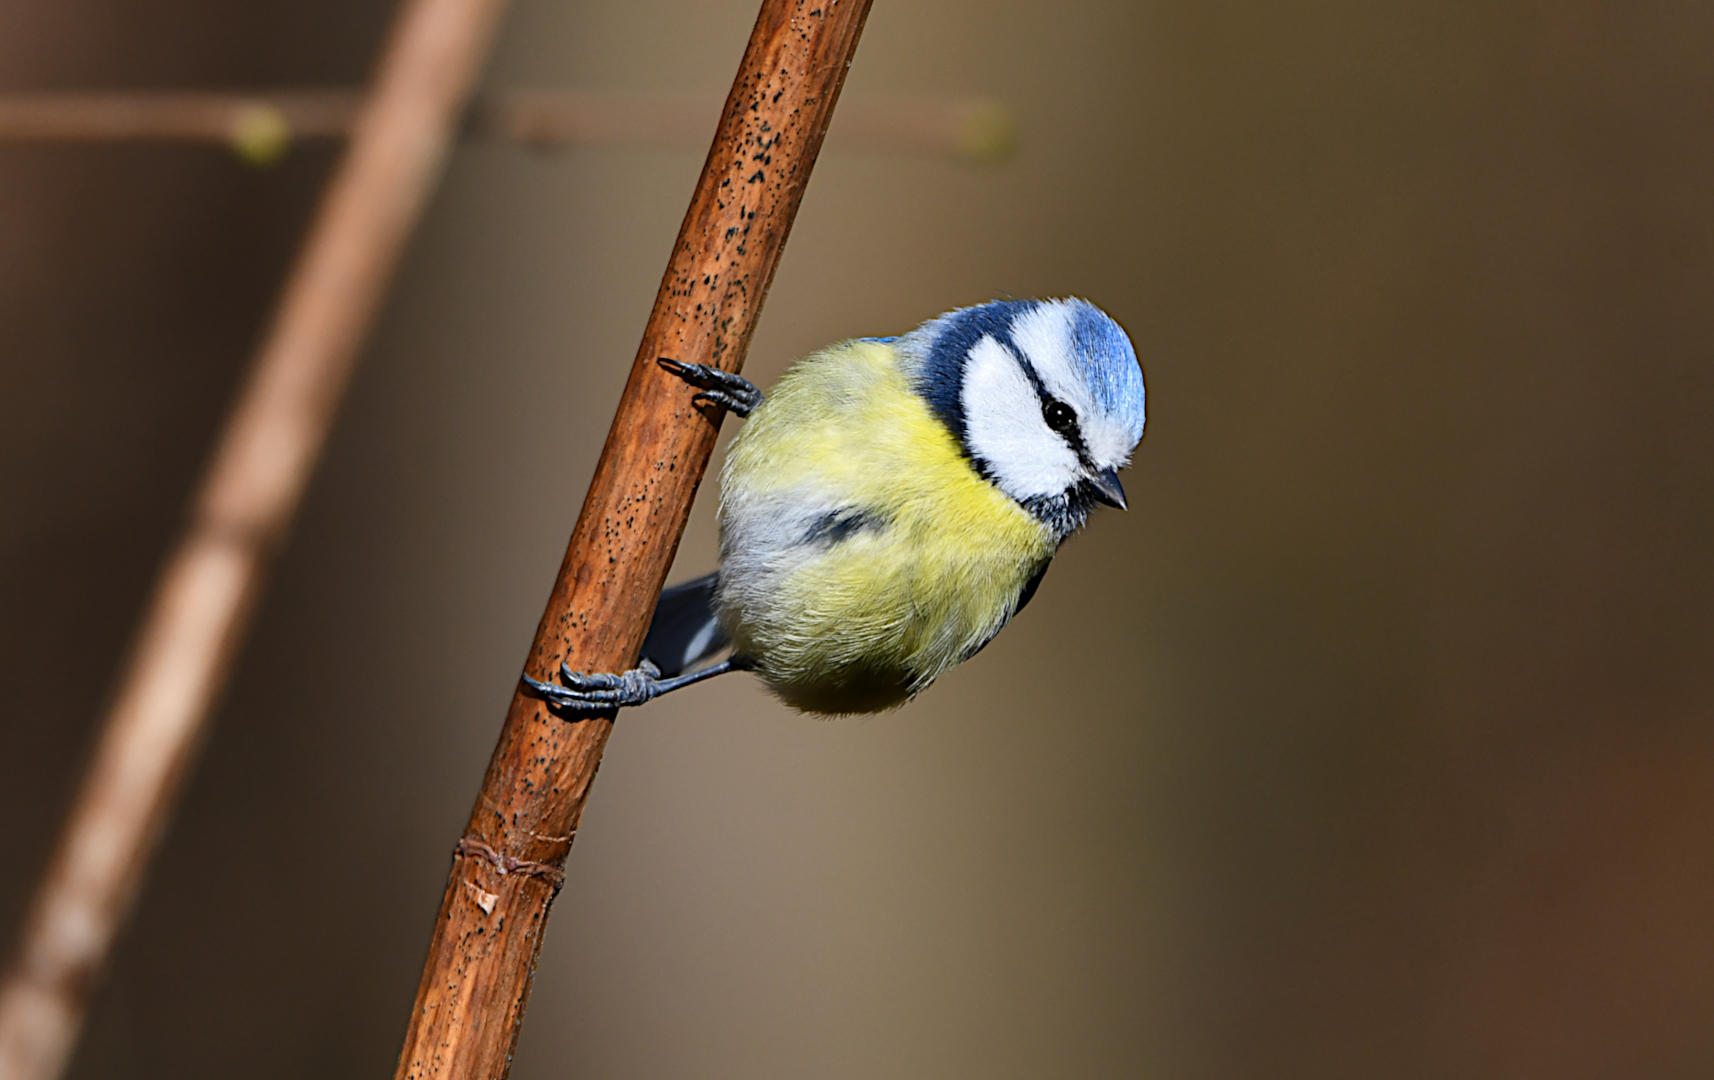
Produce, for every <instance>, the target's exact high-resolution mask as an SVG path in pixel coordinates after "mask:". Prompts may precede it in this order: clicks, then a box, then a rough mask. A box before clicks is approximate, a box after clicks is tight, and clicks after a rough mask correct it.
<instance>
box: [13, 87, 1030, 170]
mask: <svg viewBox="0 0 1714 1080" xmlns="http://www.w3.org/2000/svg"><path fill="white" fill-rule="evenodd" d="M361 102H362V94H361V93H360V92H358V91H356V90H331V89H319V90H318V89H309V90H281V91H275V92H269V93H263V94H209V93H125V94H13V95H4V96H0V143H8V142H128V141H129V142H142V141H161V142H221V143H226V144H228V145H230V146H231V147H232V149H233V151H234V152H235V153H237V154H238V156H239V157H241V158H243V159H244V160H245V161H247V162H250V163H251V164H253V165H269V164H272V163H273V162H275V161H278V160H279V159H280V158H281V157H282V156H284V155H285V153H286V152H287V151H288V150H290V149H291V146H292V144H293V143H294V142H296V141H298V140H302V139H330V138H343V137H345V136H346V135H349V134H350V133H351V130H352V126H353V125H354V123H355V122H356V118H357V111H358V108H359V106H360V104H361ZM718 118H719V106H718V104H717V103H715V102H713V101H711V100H709V99H707V98H702V97H693V96H688V95H678V96H670V95H650V96H643V95H633V94H619V93H595V92H588V91H571V90H513V91H503V92H499V93H495V94H490V95H487V96H484V97H479V98H477V99H476V100H475V101H474V103H473V104H472V105H471V107H470V109H469V111H468V112H467V113H466V115H465V131H466V133H467V134H468V135H469V136H471V137H473V138H481V139H503V140H510V141H515V142H520V143H525V144H528V145H531V146H538V147H543V148H559V147H572V146H675V147H678V146H682V147H687V148H694V149H702V147H703V146H704V145H705V144H706V142H707V139H708V132H709V131H710V130H712V129H713V127H714V125H715V122H716V120H718ZM829 136H830V138H831V139H832V140H833V144H834V145H835V146H840V147H843V148H845V149H853V150H868V151H876V152H884V153H917V154H931V155H950V156H954V157H960V158H964V159H967V160H971V161H994V160H998V159H1000V158H1003V157H1005V156H1006V155H1007V154H1008V153H1010V152H1011V150H1012V148H1013V146H1014V145H1015V143H1016V141H1017V125H1016V123H1015V121H1014V119H1013V117H1012V114H1011V113H1010V112H1008V111H1007V109H1006V107H1005V106H1004V105H1002V104H1001V103H999V102H997V101H995V100H993V99H991V98H983V97H929V96H923V97H903V96H900V97H882V98H870V99H868V100H866V101H864V100H859V101H853V102H850V103H848V104H847V105H845V107H844V108H843V109H842V110H841V112H840V118H839V122H838V123H837V124H835V125H834V127H833V129H832V131H830V132H829Z"/></svg>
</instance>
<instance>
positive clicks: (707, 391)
mask: <svg viewBox="0 0 1714 1080" xmlns="http://www.w3.org/2000/svg"><path fill="white" fill-rule="evenodd" d="M655 363H657V364H659V365H660V366H661V368H662V370H664V371H666V372H668V373H670V374H672V375H676V376H678V377H679V378H680V379H683V380H684V381H685V382H687V383H689V384H690V385H692V386H694V387H696V388H697V389H698V390H701V391H702V392H701V393H700V394H697V395H696V396H695V397H693V398H691V401H692V402H693V403H697V404H703V405H719V406H721V407H722V408H724V409H726V410H727V411H728V412H730V413H732V414H733V415H735V416H739V417H744V416H749V415H750V414H751V413H752V412H754V411H755V410H756V406H758V405H760V404H761V403H762V392H761V391H760V390H758V389H756V384H755V383H752V382H751V381H750V380H749V379H746V378H744V376H742V375H734V374H732V373H731V372H730V371H722V370H720V369H719V368H716V367H709V366H708V365H707V364H687V363H685V362H684V361H682V360H674V359H673V358H672V357H670V356H662V357H659V358H657V359H656V360H655Z"/></svg>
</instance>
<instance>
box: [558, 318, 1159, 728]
mask: <svg viewBox="0 0 1714 1080" xmlns="http://www.w3.org/2000/svg"><path fill="white" fill-rule="evenodd" d="M662 366H663V367H666V368H667V369H668V370H669V371H671V372H673V373H674V374H676V375H678V376H680V377H681V378H684V379H686V380H687V381H689V382H691V383H692V384H694V385H696V386H698V387H699V388H701V389H702V391H703V392H702V393H700V394H698V395H697V397H698V399H699V400H702V401H705V402H709V403H712V404H715V405H719V406H723V407H725V408H727V409H729V410H730V411H733V412H736V413H738V414H739V415H746V416H748V418H749V419H748V422H747V423H746V424H745V427H744V430H743V431H742V432H741V433H740V434H739V435H738V437H737V438H736V439H735V440H734V441H733V443H732V445H731V448H730V450H729V451H728V453H727V456H726V464H725V467H724V468H723V470H722V471H721V475H720V568H719V569H718V570H717V571H715V572H714V573H713V574H710V575H708V576H706V577H703V578H699V579H697V580H695V581H691V582H687V583H685V584H682V585H678V586H675V587H673V588H670V589H668V590H666V591H665V592H664V593H663V594H662V596H661V600H660V603H659V605H658V606H657V608H656V610H655V615H654V619H653V622H652V623H651V625H650V628H649V633H648V637H647V639H646V641H645V642H644V645H643V660H642V663H641V664H640V666H639V667H638V668H636V669H634V670H632V671H627V672H625V673H623V674H605V673H595V674H591V673H584V672H575V671H570V670H562V671H561V673H560V674H561V682H560V684H557V685H556V684H551V683H542V682H537V681H535V680H533V679H526V682H527V683H528V684H529V686H530V688H531V690H532V691H533V692H535V693H536V694H538V695H539V696H541V697H542V698H544V699H545V700H546V701H547V702H549V703H550V704H551V705H553V706H554V707H555V708H556V709H557V710H566V711H569V712H571V713H585V712H588V711H592V710H600V709H610V708H615V707H619V706H630V705H638V704H641V703H642V702H644V701H647V700H649V699H650V698H653V697H656V696H658V695H659V694H661V693H665V692H667V691H669V690H675V689H678V688H679V687H681V686H685V685H688V684H690V683H693V682H698V681H701V680H703V679H706V678H710V677H712V676H714V675H719V674H723V673H725V672H728V671H753V672H755V673H756V674H757V675H758V676H760V677H761V679H762V681H763V682H764V683H765V684H766V685H767V687H768V689H769V690H771V691H773V693H774V694H775V695H777V696H778V697H779V698H780V699H781V700H782V701H784V702H785V703H786V704H788V705H791V706H793V707H795V708H798V709H801V710H804V711H806V712H812V713H823V714H843V713H865V712H876V711H879V710H882V709H888V708H892V707H894V706H897V705H900V704H903V703H904V702H906V701H909V700H910V699H911V698H913V697H915V696H916V695H917V694H919V693H921V692H922V691H923V690H924V689H926V688H927V687H928V686H929V684H931V683H933V682H934V680H935V679H936V678H938V677H939V676H940V675H941V674H942V673H943V672H945V671H946V670H947V669H949V668H951V667H953V666H955V665H957V664H959V663H961V662H963V661H965V660H968V659H969V658H970V657H972V656H974V655H975V654H976V653H977V652H979V651H980V650H981V649H982V647H983V646H984V645H986V644H987V643H988V642H989V641H991V640H992V639H993V638H994V635H995V634H998V633H999V632H1000V630H1001V628H1003V627H1004V626H1005V625H1006V623H1007V622H1009V621H1010V620H1011V618H1012V616H1014V615H1016V614H1017V613H1018V611H1019V610H1021V609H1022V608H1023V607H1024V605H1025V604H1028V603H1029V602H1030V598H1031V597H1032V596H1034V595H1035V591H1036V587H1037V586H1038V585H1040V584H1041V580H1042V575H1043V574H1045V573H1046V572H1047V567H1048V562H1049V561H1050V560H1051V559H1052V558H1053V556H1054V553H1055V551H1057V550H1058V548H1059V545H1060V543H1061V542H1062V541H1064V540H1065V538H1066V537H1067V536H1069V535H1071V534H1072V533H1073V532H1076V531H1077V530H1078V529H1079V528H1081V527H1082V526H1083V524H1084V522H1085V521H1086V520H1087V519H1088V517H1089V514H1090V512H1091V511H1092V510H1093V509H1094V508H1095V506H1096V504H1098V503H1105V504H1107V505H1109V506H1116V507H1118V508H1119V509H1121V510H1122V509H1124V508H1125V492H1124V489H1123V488H1122V487H1120V485H1119V476H1118V470H1119V469H1121V468H1123V467H1124V466H1125V465H1126V464H1127V463H1128V462H1129V461H1130V457H1131V454H1132V452H1133V451H1134V450H1135V449H1136V447H1137V444H1138V442H1139V441H1141V439H1142V437H1143V423H1144V409H1143V401H1144V390H1143V372H1142V368H1141V367H1140V366H1139V365H1138V363H1137V356H1136V352H1135V350H1134V349H1133V348H1132V346H1131V341H1130V339H1129V338H1128V337H1127V336H1126V335H1125V332H1124V331H1123V330H1122V329H1120V327H1119V324H1118V323H1116V322H1114V321H1113V320H1112V319H1111V318H1109V317H1108V316H1107V315H1106V314H1104V313H1103V312H1102V311H1101V310H1100V309H1099V308H1097V307H1096V306H1095V305H1093V304H1091V303H1089V302H1088V301H1086V300H1077V299H1069V300H1000V301H995V302H993V303H988V304H982V305H979V306H977V307H969V308H963V309H960V310H957V311H952V312H948V313H947V314H945V315H942V316H940V317H938V318H935V319H931V320H930V321H928V322H926V323H924V324H923V325H922V326H920V327H918V328H917V329H915V330H913V331H911V332H910V333H908V334H905V335H903V336H901V337H892V338H862V339H859V340H855V341H846V342H843V343H840V344H838V345H832V346H829V347H828V348H825V349H822V350H821V351H820V352H817V353H815V354H813V355H811V356H809V357H807V358H806V359H804V360H802V361H800V362H799V363H797V364H796V365H795V366H793V367H792V368H791V370H789V371H788V372H786V374H785V375H784V376H783V377H781V379H780V381H779V383H778V384H777V385H776V386H775V388H774V390H773V391H772V393H771V394H770V395H769V396H768V398H767V399H766V400H765V401H763V400H762V398H761V395H760V394H759V393H758V392H757V391H756V390H755V388H754V387H753V386H751V385H750V384H749V383H748V382H746V381H744V380H743V379H741V378H739V377H737V376H733V375H729V374H726V373H724V372H719V371H716V370H713V369H709V368H705V367H701V366H698V365H689V364H678V363H675V362H673V361H671V360H663V361H662ZM728 646H730V647H731V650H732V651H731V654H730V656H729V657H728V658H727V659H726V660H724V661H722V662H721V663H718V664H713V665H710V666H706V667H703V668H701V669H697V670H693V669H695V668H696V665H697V664H699V663H701V662H703V661H704V660H706V659H708V658H709V657H711V656H714V655H716V654H717V653H719V652H720V651H721V650H722V649H725V648H727V647H728Z"/></svg>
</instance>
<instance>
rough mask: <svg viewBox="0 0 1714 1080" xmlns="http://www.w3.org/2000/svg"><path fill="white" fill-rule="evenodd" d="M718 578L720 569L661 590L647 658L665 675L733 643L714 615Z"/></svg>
mask: <svg viewBox="0 0 1714 1080" xmlns="http://www.w3.org/2000/svg"><path fill="white" fill-rule="evenodd" d="M718 579H719V574H718V572H716V573H713V574H705V575H703V576H702V577H699V578H696V579H694V580H692V581H685V582H681V583H680V584H677V585H674V586H672V587H670V588H668V589H666V590H665V591H663V592H662V593H661V602H660V603H658V604H656V605H655V617H654V618H653V619H652V620H650V622H649V635H648V637H645V638H644V639H643V659H645V660H649V661H652V662H653V663H654V665H655V666H656V667H658V668H660V669H661V674H662V675H664V676H673V675H677V674H679V673H681V672H684V671H687V670H689V669H690V668H693V667H695V666H696V665H697V664H698V663H700V662H701V661H703V660H706V659H707V658H708V657H710V656H713V655H714V654H715V653H717V652H719V651H720V650H721V649H724V648H725V647H726V646H727V645H728V644H730V641H729V639H728V638H727V637H726V632H725V631H724V630H721V629H720V623H719V621H718V620H717V619H716V618H715V617H714V584H715V582H716V581H717V580H718Z"/></svg>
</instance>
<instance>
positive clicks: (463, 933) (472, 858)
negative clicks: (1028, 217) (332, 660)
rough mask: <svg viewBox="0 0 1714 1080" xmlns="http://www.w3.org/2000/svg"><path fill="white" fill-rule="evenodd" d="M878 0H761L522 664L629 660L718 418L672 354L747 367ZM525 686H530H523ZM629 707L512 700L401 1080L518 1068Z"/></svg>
mask: <svg viewBox="0 0 1714 1080" xmlns="http://www.w3.org/2000/svg"><path fill="white" fill-rule="evenodd" d="M868 8H869V0H763V3H762V7H761V13H760V15H759V16H758V17H757V20H756V26H755V29H754V30H753V31H752V32H751V35H750V42H749V46H748V48H747V49H746V51H745V53H744V59H743V62H742V64H741V65H740V67H739V69H738V75H737V77H736V78H735V79H734V81H733V84H732V92H731V95H730V96H729V97H728V98H727V99H726V105H725V109H724V111H723V113H722V116H721V119H720V126H719V128H718V129H717V132H716V135H715V139H714V145H713V147H712V149H710V151H709V154H708V159H707V162H706V163H705V164H704V166H703V171H702V177H701V179H700V181H698V183H697V187H696V193H695V195H694V196H693V197H692V199H691V204H690V209H689V210H688V211H687V212H686V214H685V218H684V224H683V226H682V227H681V228H680V230H679V235H678V240H677V242H676V243H675V244H674V246H673V254H672V259H671V261H670V263H669V264H668V266H667V271H666V275H665V277H664V278H663V279H662V281H661V287H660V292H659V293H658V294H657V295H656V297H655V306H654V310H653V311H652V312H651V313H650V315H649V322H648V326H647V328H646V329H645V330H644V332H643V341H642V345H641V347H640V348H639V349H638V350H637V357H636V360H635V362H634V363H633V365H632V368H631V377H630V379H629V381H628V382H627V383H626V386H625V392H624V395H623V397H621V398H620V401H619V410H618V413H617V415H615V417H614V419H613V427H612V430H611V431H610V432H609V433H608V436H607V443H606V446H605V447H604V448H603V450H602V452H601V460H600V462H599V464H597V465H596V468H595V477H594V479H593V480H592V482H591V484H590V488H589V494H588V496H587V497H586V498H585V500H584V503H583V510H582V513H581V514H580V515H579V517H578V521H577V526H576V528H575V529H574V530H573V532H572V535H571V542H570V545H569V546H568V548H567V550H566V556H565V561H564V563H563V564H562V565H561V567H560V571H559V577H558V580H557V581H556V582H555V583H554V587H553V593H552V595H551V597H550V598H549V600H548V604H547V610H546V611H545V612H544V613H543V615H542V620H541V623H540V625H539V626H538V628H537V630H536V638H535V642H534V644H533V645H532V647H531V649H530V655H529V660H528V662H527V664H526V667H525V670H526V671H527V672H528V673H529V674H530V675H532V676H534V677H537V678H548V677H550V676H551V673H552V672H553V671H554V669H555V668H556V667H557V666H558V665H559V663H560V662H561V661H562V660H563V661H566V662H568V663H569V664H570V665H571V666H572V667H573V668H577V669H581V670H585V671H619V670H622V669H624V668H628V667H630V666H632V665H633V664H634V663H635V662H636V659H637V653H638V650H639V648H640V647H641V645H642V641H643V634H644V631H645V629H646V628H647V624H648V621H649V616H650V613H651V612H652V611H653V609H654V606H655V601H656V598H657V597H658V596H659V595H660V590H661V583H662V581H664V580H665V578H666V574H667V569H668V567H669V566H670V564H671V563H672V558H673V554H674V552H675V551H676V549H677V547H678V542H679V537H680V535H681V534H682V533H683V531H684V523H685V519H686V517H687V516H688V514H689V511H690V503H691V499H692V498H693V497H694V496H695V494H696V489H697V485H698V484H699V483H700V482H701V480H702V475H703V471H704V470H705V469H706V468H707V465H708V458H709V454H710V453H711V451H712V450H713V447H714V437H715V434H716V432H717V431H718V426H719V418H718V417H717V416H716V417H709V416H705V415H703V414H702V413H700V412H699V411H698V410H697V409H696V407H695V406H694V405H693V404H692V402H691V398H692V396H693V395H694V394H695V389H694V388H692V387H689V386H687V385H685V384H684V383H683V382H681V381H679V380H678V379H676V378H674V377H672V376H670V375H668V374H666V373H665V372H664V371H662V370H661V369H660V368H659V367H658V366H657V365H656V363H655V360H656V358H657V357H662V356H666V357H672V358H674V359H677V360H680V361H683V362H686V363H702V364H710V365H713V366H716V367H719V368H722V369H724V370H726V371H737V370H738V369H739V368H740V367H741V366H742V364H743V361H744V353H745V351H746V350H747V348H748V347H749V343H750V336H751V333H752V332H753V331H754V329H755V326H756V322H757V319H758V317H759V315H760V313H761V309H762V302H763V300H764V298H765V297H766V296H767V292H768V286H769V283H770V282H771V281H772V279H773V275H774V270H775V268H776V267H777V266H778V264H779V256H780V252H781V249H782V248H783V247H784V245H785V241H786V234H787V233H788V232H789V231H790V229H791V225H792V220H793V218H794V217H795V216H796V213H797V208H798V203H799V201H800V200H801V198H802V196H803V191H804V186H805V185H806V184H807V183H808V182H809V175H810V170H811V168H812V167H813V166H814V164H815V159H816V155H817V153H818V152H819V151H820V149H821V141H822V136H823V134H824V133H825V131H826V129H827V124H828V121H829V120H830V119H831V117H832V113H833V105H834V102H835V100H836V99H837V97H838V95H839V90H840V88H841V86H842V84H843V83H844V80H845V73H846V69H847V67H848V66H849V64H850V61H851V56H852V54H853V52H854V51H855V49H856V47H857V39H858V36H859V35H860V34H861V32H862V29H863V21H864V18H865V16H866V15H867V14H868ZM520 690H521V687H520ZM612 727H613V716H612V714H611V713H608V714H605V715H595V716H590V717H588V718H586V719H581V720H578V721H576V722H568V721H566V720H562V719H559V718H558V717H555V716H552V715H549V713H548V712H547V710H546V709H545V708H544V707H543V704H542V702H541V701H540V700H538V699H536V698H534V697H530V696H526V695H525V694H524V693H522V692H519V693H515V694H514V695H513V697H512V702H511V706H510V708H509V709H508V710H507V713H506V722H505V726H504V727H503V728H502V730H501V733H500V740H499V745H498V746H497V747H496V748H495V750H494V756H493V758H492V759H491V761H490V762H489V766H488V772H487V775H486V776H485V777H484V779H483V782H482V790H481V792H480V794H479V795H478V796H477V799H476V805H475V808H474V809H473V810H472V811H471V814H470V821H469V824H468V825H467V826H466V831H465V836H464V838H463V840H462V841H461V842H460V843H459V845H458V849H457V854H456V855H455V857H454V860H453V865H452V873H451V876H450V878H449V880H448V882H447V887H446V891H445V893H444V895H443V897H442V900H441V907H440V913H439V916H438V917H437V918H436V920H435V924H434V934H433V937H432V939H431V943H430V946H429V956H428V960H427V962H426V963H425V964H424V967H423V976H422V981H421V983H420V984H419V986H418V989H417V998H416V1003H415V1005H414V1007H413V1008H412V1010H411V1016H410V1026H409V1029H408V1031H407V1034H406V1037H405V1045H404V1048H403V1050H402V1052H401V1053H400V1056H399V1065H398V1071H397V1072H396V1073H395V1080H427V1078H429V1077H436V1078H457V1080H478V1078H480V1080H491V1078H494V1077H503V1076H505V1075H506V1071H507V1069H508V1067H509V1063H510V1060H511V1053H512V1048H513V1045H514V1044H515V1042H516V1040H517V1035H518V1030H519V1026H520V1024H521V1023H522V1019H523V1013H524V1007H525V1004H526V1002H527V1000H528V997H529V990H530V978H531V974H532V972H533V971H534V968H535V962H536V956H537V954H538V952H539V951H540V949H541V941H542V931H543V929H544V927H545V924H546V920H547V914H548V908H549V905H550V904H551V903H552V901H553V898H554V895H555V893H556V892H557V891H558V883H557V881H556V880H555V878H554V877H553V876H552V875H550V874H547V873H527V874H526V873H507V872H504V868H505V867H508V866H512V865H520V866H522V865H529V866H532V867H543V866H545V867H560V866H563V865H564V863H565V858H566V855H567V853H568V852H569V851H570V848H571V842H572V837H573V836H574V834H575V833H576V831H577V827H578V823H579V821H580V820H581V818H582V815H583V806H584V801H585V799H586V797H587V796H588V793H589V786H590V783H591V781H593V780H594V778H595V770H596V767H597V765H598V764H599V763H600V760H601V752H602V749H603V748H604V747H605V746H606V743H607V737H608V734H609V732H611V731H612Z"/></svg>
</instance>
